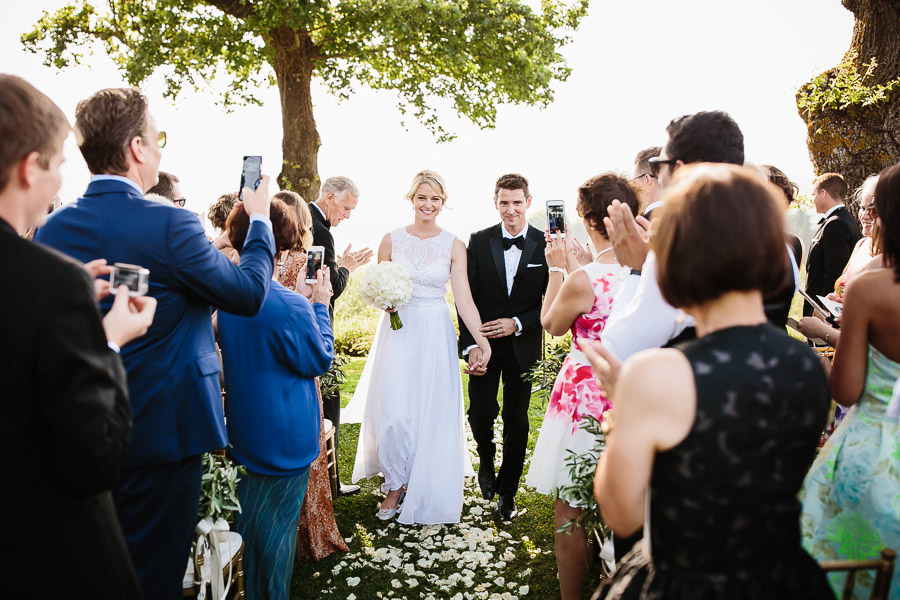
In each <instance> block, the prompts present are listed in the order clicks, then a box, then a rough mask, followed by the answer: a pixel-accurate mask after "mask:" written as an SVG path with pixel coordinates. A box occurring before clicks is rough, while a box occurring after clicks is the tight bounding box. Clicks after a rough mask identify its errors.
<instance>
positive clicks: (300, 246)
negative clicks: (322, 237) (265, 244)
mask: <svg viewBox="0 0 900 600" xmlns="http://www.w3.org/2000/svg"><path fill="white" fill-rule="evenodd" d="M272 198H275V199H278V200H281V201H282V202H284V203H285V204H287V205H288V206H289V207H291V208H292V209H293V211H294V214H295V215H296V216H297V233H298V234H299V235H298V236H297V243H296V244H295V245H294V247H293V248H291V249H292V250H297V251H300V252H302V251H304V250H306V249H307V248H309V247H310V246H312V242H313V234H312V214H310V212H309V205H308V204H307V203H306V200H304V199H303V196H301V195H300V194H298V193H297V192H292V191H290V190H282V191H280V192H278V193H276V194H275V195H274V196H272Z"/></svg>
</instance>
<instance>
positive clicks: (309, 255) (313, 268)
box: [306, 246, 325, 283]
mask: <svg viewBox="0 0 900 600" xmlns="http://www.w3.org/2000/svg"><path fill="white" fill-rule="evenodd" d="M324 262H325V247H324V246H310V247H309V248H308V249H307V250H306V283H315V282H316V275H317V274H318V273H319V271H320V270H321V269H322V264H323V263H324Z"/></svg>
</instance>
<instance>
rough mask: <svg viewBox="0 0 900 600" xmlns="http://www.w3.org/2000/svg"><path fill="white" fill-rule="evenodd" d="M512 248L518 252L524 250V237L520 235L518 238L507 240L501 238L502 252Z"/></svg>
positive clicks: (506, 238)
mask: <svg viewBox="0 0 900 600" xmlns="http://www.w3.org/2000/svg"><path fill="white" fill-rule="evenodd" d="M513 246H515V247H516V248H518V249H519V250H524V249H525V238H524V236H521V235H520V236H519V237H514V238H508V237H505V238H503V249H504V250H509V249H510V248H512V247H513Z"/></svg>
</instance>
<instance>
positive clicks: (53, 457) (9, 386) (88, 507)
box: [0, 220, 140, 598]
mask: <svg viewBox="0 0 900 600" xmlns="http://www.w3.org/2000/svg"><path fill="white" fill-rule="evenodd" d="M0 256H2V257H3V260H2V261H0V280H2V281H3V284H4V286H5V288H4V292H3V293H2V294H0V338H2V340H3V344H2V346H0V348H2V349H0V381H2V382H3V384H2V385H3V391H2V393H0V415H2V416H0V452H2V456H3V457H4V458H5V462H4V468H3V479H4V482H5V485H4V492H3V494H0V497H2V500H0V510H2V514H4V515H5V516H6V520H5V521H6V525H5V528H4V533H5V536H4V538H5V541H4V547H5V551H4V554H5V555H7V556H8V558H7V559H6V560H4V563H5V567H6V569H7V570H8V572H9V573H10V574H11V576H13V577H14V578H15V580H16V581H18V583H19V585H18V586H16V587H17V588H19V589H31V590H33V592H34V597H45V598H56V597H59V598H62V597H73V598H136V597H140V591H139V589H138V585H137V579H136V577H135V574H134V567H133V566H132V564H131V560H130V558H129V554H128V550H127V548H126V546H125V541H124V539H123V537H122V532H121V529H120V528H119V523H118V520H117V519H116V514H115V510H114V508H113V503H112V495H111V493H110V489H111V488H112V486H113V484H115V483H116V479H117V477H118V474H119V471H120V468H121V466H122V463H123V461H124V459H125V454H126V451H127V447H128V440H129V435H130V433H131V407H130V406H129V403H128V396H127V392H126V385H125V371H124V369H123V368H122V363H121V361H120V360H119V357H118V356H117V355H116V354H115V352H113V351H112V350H110V349H109V348H108V347H107V344H106V334H105V332H104V330H103V326H102V324H101V322H100V313H99V310H98V309H97V304H96V301H95V299H94V290H93V284H92V282H91V280H90V277H89V276H88V274H87V272H86V271H85V270H84V268H83V267H82V266H81V265H80V263H77V262H75V261H74V260H72V259H69V258H67V257H65V256H63V255H62V254H59V253H57V252H56V251H54V250H50V249H49V248H46V247H44V246H42V245H40V244H37V243H33V242H29V241H27V240H24V239H22V238H20V237H19V236H17V235H16V233H15V231H14V230H13V229H12V227H10V226H9V224H7V223H6V222H5V221H3V220H0ZM10 560H11V562H10ZM17 597H32V596H29V594H28V593H26V594H25V595H24V596H17Z"/></svg>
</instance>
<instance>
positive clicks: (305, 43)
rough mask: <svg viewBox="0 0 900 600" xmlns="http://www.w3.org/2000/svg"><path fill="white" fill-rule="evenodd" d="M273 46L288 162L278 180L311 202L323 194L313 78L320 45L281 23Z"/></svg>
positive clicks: (270, 41) (273, 36)
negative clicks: (320, 193)
mask: <svg viewBox="0 0 900 600" xmlns="http://www.w3.org/2000/svg"><path fill="white" fill-rule="evenodd" d="M266 41H267V43H268V45H269V46H270V48H271V49H272V50H273V57H272V59H271V60H272V67H273V68H274V70H275V77H276V79H277V80H278V91H279V93H280V95H281V121H282V129H283V136H284V137H283V138H282V141H281V147H282V151H283V154H284V162H283V164H282V168H281V174H280V175H279V176H278V183H279V184H280V185H281V187H282V188H283V189H288V190H293V191H295V192H297V193H298V194H300V195H301V196H303V198H304V199H305V200H306V201H307V202H314V201H315V200H316V198H318V196H319V184H320V181H319V169H318V157H319V146H321V145H322V142H321V140H320V139H319V132H318V131H316V120H315V117H314V116H313V104H312V94H311V91H310V82H311V81H312V75H313V70H314V69H315V63H314V59H315V58H316V57H317V55H318V49H317V48H316V47H315V45H314V44H313V42H312V40H311V39H310V37H309V35H308V33H307V32H305V31H302V30H301V31H295V30H293V29H290V28H288V27H281V28H278V29H276V30H273V31H271V32H270V35H269V38H268V39H267V40H266Z"/></svg>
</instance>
